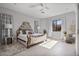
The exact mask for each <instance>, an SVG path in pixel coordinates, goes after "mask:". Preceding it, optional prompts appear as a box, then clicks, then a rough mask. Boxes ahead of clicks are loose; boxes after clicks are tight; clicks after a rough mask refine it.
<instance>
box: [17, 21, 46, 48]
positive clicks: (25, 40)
mask: <svg viewBox="0 0 79 59" xmlns="http://www.w3.org/2000/svg"><path fill="white" fill-rule="evenodd" d="M46 36H47V34H46V33H45V31H44V33H43V34H40V33H34V32H33V30H32V28H31V26H30V23H29V22H23V23H22V25H21V26H20V27H19V29H18V30H17V31H16V37H17V41H18V42H20V43H21V44H23V45H24V46H26V47H27V48H28V47H30V46H33V45H36V44H38V43H41V42H43V41H44V40H46Z"/></svg>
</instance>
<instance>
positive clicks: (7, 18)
mask: <svg viewBox="0 0 79 59" xmlns="http://www.w3.org/2000/svg"><path fill="white" fill-rule="evenodd" d="M12 18H13V17H12V15H9V14H6V13H0V25H1V27H0V32H1V33H2V34H0V35H1V38H0V43H1V44H6V43H7V42H8V41H7V38H12V35H13V34H12V27H13V26H12Z"/></svg>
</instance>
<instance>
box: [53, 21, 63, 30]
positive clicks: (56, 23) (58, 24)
mask: <svg viewBox="0 0 79 59" xmlns="http://www.w3.org/2000/svg"><path fill="white" fill-rule="evenodd" d="M52 23H53V24H52V29H53V31H61V25H62V20H53V22H52Z"/></svg>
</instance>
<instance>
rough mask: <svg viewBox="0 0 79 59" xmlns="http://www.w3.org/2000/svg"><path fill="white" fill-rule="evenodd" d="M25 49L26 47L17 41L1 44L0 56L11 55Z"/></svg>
mask: <svg viewBox="0 0 79 59" xmlns="http://www.w3.org/2000/svg"><path fill="white" fill-rule="evenodd" d="M25 50H26V47H24V46H23V45H22V44H20V43H17V42H16V43H13V44H10V45H3V46H0V56H13V55H15V54H18V53H20V52H22V51H25Z"/></svg>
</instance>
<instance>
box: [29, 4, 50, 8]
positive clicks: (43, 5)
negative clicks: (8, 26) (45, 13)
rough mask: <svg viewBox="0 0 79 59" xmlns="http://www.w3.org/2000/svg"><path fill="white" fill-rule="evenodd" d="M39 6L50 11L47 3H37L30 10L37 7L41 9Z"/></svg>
mask: <svg viewBox="0 0 79 59" xmlns="http://www.w3.org/2000/svg"><path fill="white" fill-rule="evenodd" d="M39 6H41V7H42V8H45V9H49V8H48V7H47V4H46V3H37V4H34V5H30V8H35V7H39Z"/></svg>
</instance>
